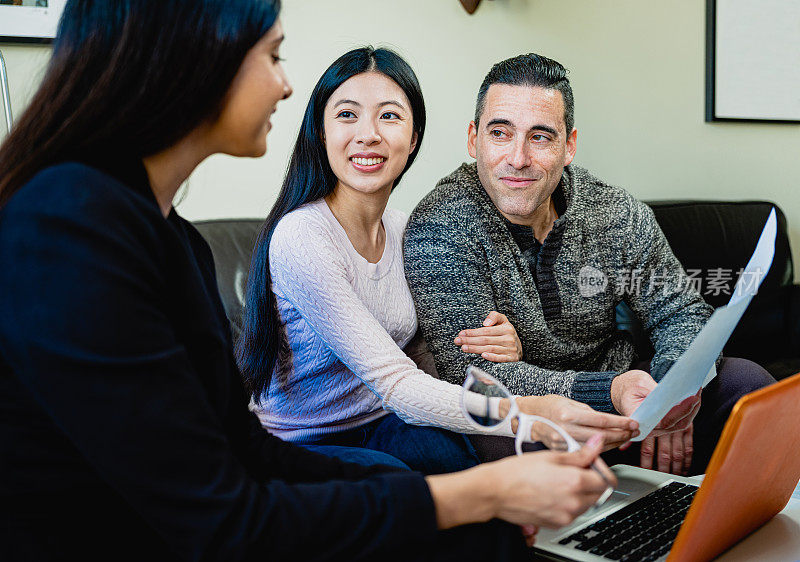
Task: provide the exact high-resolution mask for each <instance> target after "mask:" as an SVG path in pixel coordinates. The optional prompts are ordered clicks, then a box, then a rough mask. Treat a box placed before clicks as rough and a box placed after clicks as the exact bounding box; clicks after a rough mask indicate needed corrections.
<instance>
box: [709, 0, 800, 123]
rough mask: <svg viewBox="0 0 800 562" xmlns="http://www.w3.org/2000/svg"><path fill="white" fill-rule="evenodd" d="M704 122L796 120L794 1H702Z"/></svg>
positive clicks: (799, 83)
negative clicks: (703, 20) (703, 15)
mask: <svg viewBox="0 0 800 562" xmlns="http://www.w3.org/2000/svg"><path fill="white" fill-rule="evenodd" d="M706 121H756V122H762V123H800V0H758V1H753V0H706Z"/></svg>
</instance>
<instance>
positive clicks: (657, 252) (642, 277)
mask: <svg viewBox="0 0 800 562" xmlns="http://www.w3.org/2000/svg"><path fill="white" fill-rule="evenodd" d="M467 147H468V150H469V153H470V156H472V157H473V158H475V159H476V160H477V161H476V163H472V164H463V165H462V166H461V167H459V168H458V169H457V170H456V171H455V172H453V173H452V174H450V175H449V176H447V177H445V178H444V179H442V180H441V181H440V182H439V183H438V184H437V186H436V188H435V189H434V190H433V191H432V192H431V193H429V194H428V195H427V196H426V197H425V198H424V199H423V200H422V202H420V204H419V206H418V207H417V208H416V209H415V210H414V212H413V213H412V215H411V218H410V219H409V222H408V227H407V230H406V235H405V244H404V255H405V268H406V276H407V279H408V283H409V286H410V288H411V293H412V295H413V297H414V300H415V303H416V307H417V313H418V317H419V324H420V328H421V329H422V333H423V335H424V337H425V339H426V340H427V342H428V346H429V347H430V349H431V351H432V352H433V355H434V357H435V359H436V367H437V370H438V372H439V375H440V376H441V378H443V379H445V380H447V381H449V382H452V383H456V384H461V383H463V381H464V377H465V369H466V367H467V366H468V365H469V364H473V365H476V366H478V367H480V368H482V369H484V370H486V371H488V372H489V373H491V374H493V375H495V376H496V377H497V378H498V379H499V380H500V381H501V382H503V383H504V384H505V385H506V386H507V387H508V388H509V389H510V390H511V392H513V393H515V394H518V395H560V396H565V397H567V398H572V399H575V400H577V401H580V402H583V403H585V404H588V405H589V406H591V407H592V408H594V409H596V410H600V411H604V412H618V413H620V414H622V415H625V416H628V415H630V414H631V413H632V412H633V411H634V410H635V409H636V407H637V406H638V405H639V403H640V402H641V401H642V400H643V399H644V397H645V396H646V395H647V394H648V393H649V392H650V391H651V390H652V389H653V388H655V386H656V385H657V381H658V380H659V379H660V378H661V377H662V376H663V375H664V374H665V373H666V372H667V370H668V369H669V367H670V366H671V365H672V363H673V362H674V361H675V360H676V359H678V357H680V355H681V354H682V353H683V352H684V351H685V350H686V348H687V347H688V346H689V344H690V343H691V341H692V340H693V338H694V337H695V336H696V335H697V333H698V332H699V331H700V329H701V328H702V327H703V325H704V324H705V322H706V321H707V320H708V318H709V316H710V315H711V310H712V309H711V307H710V306H708V305H707V304H706V303H705V302H704V301H703V298H702V297H701V296H700V295H699V294H698V293H697V292H696V291H695V290H694V289H693V287H692V284H691V283H689V281H688V279H687V276H686V273H685V272H684V270H683V268H682V267H681V265H680V263H679V262H678V260H677V259H676V258H675V256H674V255H673V253H672V251H671V249H670V247H669V244H668V243H667V241H666V239H665V237H664V234H663V233H662V231H661V229H660V228H659V226H658V224H657V223H656V221H655V218H654V216H653V213H652V211H651V210H650V208H649V207H647V205H645V204H643V203H641V202H640V201H637V200H636V199H635V198H633V197H632V196H631V195H630V194H628V193H627V192H626V191H624V190H622V189H620V188H618V187H613V186H610V185H608V184H606V183H604V182H603V181H601V180H599V179H597V178H595V177H594V176H592V175H591V174H590V173H589V172H588V171H586V170H585V169H583V168H580V167H578V166H575V165H571V162H572V159H573V158H574V156H575V151H576V148H577V130H576V129H575V128H574V118H573V95H572V89H571V87H570V84H569V80H568V79H567V77H566V70H565V69H564V67H563V66H562V65H561V64H559V63H558V62H556V61H553V60H550V59H548V58H545V57H542V56H539V55H535V54H530V55H520V56H518V57H514V58H512V59H508V60H506V61H503V62H500V63H498V64H496V65H495V66H494V67H492V69H491V71H490V72H489V74H488V75H487V76H486V78H485V79H484V81H483V84H482V85H481V88H480V90H479V93H478V101H477V107H476V111H475V120H474V121H472V122H471V123H470V126H469V132H468V140H467ZM620 302H625V303H627V304H628V306H629V307H630V308H631V309H632V311H633V312H634V313H635V314H636V316H637V317H638V318H639V320H640V321H641V323H642V325H643V327H644V329H645V330H646V332H647V334H648V335H649V337H650V339H651V341H652V344H653V347H654V348H655V355H654V356H653V357H652V359H651V360H650V361H649V363H648V362H641V361H640V358H637V357H636V356H635V352H634V347H633V345H632V342H631V340H630V338H629V337H628V336H627V333H626V332H623V331H620V330H618V329H617V327H616V322H615V307H616V306H617V305H618V304H619V303H620ZM491 310H497V311H500V312H502V313H504V314H505V315H506V316H507V317H508V318H509V319H510V320H511V323H512V324H513V325H514V326H515V327H516V330H517V333H518V336H519V339H520V342H521V344H522V350H523V360H522V361H518V362H506V363H496V362H491V361H489V360H487V359H486V357H487V354H491V353H492V349H490V348H489V347H487V346H485V345H483V342H481V341H480V340H479V339H476V338H474V337H473V336H472V334H471V333H470V331H469V330H465V328H467V327H469V326H477V325H481V322H482V321H483V319H484V318H485V317H486V315H487V313H488V312H489V311H491ZM459 347H460V348H461V349H459ZM462 351H466V352H468V353H467V354H465V353H462ZM718 373H719V375H718V377H717V378H716V379H715V381H714V382H712V383H711V384H710V385H709V386H708V387H706V389H705V390H704V391H703V394H702V400H701V399H700V397H699V396H698V397H697V398H695V399H689V400H687V401H685V402H684V403H682V405H681V407H680V408H678V412H677V415H678V417H679V418H681V417H682V418H683V420H682V423H680V424H675V423H674V417H673V423H672V424H671V425H670V429H675V428H676V427H680V430H679V431H673V432H671V433H669V434H667V435H663V436H659V437H656V436H649V437H648V438H647V439H645V441H644V442H643V443H642V446H641V450H640V451H636V452H634V453H631V452H629V453H628V454H627V457H626V458H625V460H627V461H628V462H630V461H631V458H630V455H631V454H639V455H640V458H639V459H638V460H640V461H641V465H642V466H645V467H647V468H652V467H653V461H654V457H656V467H657V468H658V469H659V470H662V471H671V472H674V473H687V472H690V471H691V472H702V471H703V469H704V468H705V465H706V464H707V463H708V460H709V459H710V455H711V452H712V451H713V448H714V445H715V443H716V440H717V439H718V437H719V434H720V432H721V430H722V426H723V425H724V422H725V420H726V419H727V416H728V414H729V412H730V409H731V407H732V406H733V404H734V403H735V402H736V400H737V399H738V398H739V397H740V396H741V395H743V394H745V393H747V392H750V391H752V390H755V389H757V388H760V387H762V386H765V385H766V384H769V383H770V382H773V379H772V378H771V377H770V375H769V374H768V373H767V372H766V371H764V370H763V369H762V368H760V367H759V366H758V365H756V364H754V363H752V362H749V361H745V360H742V359H721V360H720V362H719V363H718ZM701 404H702V406H701ZM675 413H676V412H672V415H673V416H674V415H675ZM561 421H565V422H567V421H568V420H561ZM694 451H696V453H693V452H694ZM656 452H657V453H658V454H657V455H656ZM620 458H622V457H621V456H620ZM615 460H616V459H615ZM634 462H635V461H634Z"/></svg>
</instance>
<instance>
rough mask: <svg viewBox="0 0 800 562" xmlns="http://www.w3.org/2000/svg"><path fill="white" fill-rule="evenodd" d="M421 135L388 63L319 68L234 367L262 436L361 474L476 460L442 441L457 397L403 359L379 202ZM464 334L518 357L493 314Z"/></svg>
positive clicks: (405, 87) (392, 246)
mask: <svg viewBox="0 0 800 562" xmlns="http://www.w3.org/2000/svg"><path fill="white" fill-rule="evenodd" d="M424 130H425V107H424V103H423V99H422V93H421V91H420V87H419V84H418V83H417V79H416V76H415V75H414V72H413V71H412V70H411V68H410V67H409V66H408V64H407V63H406V62H405V61H404V60H403V59H402V58H400V56H398V55H397V54H396V53H394V52H392V51H389V50H386V49H375V50H374V49H371V48H363V49H356V50H353V51H350V52H349V53H347V54H345V55H343V56H342V57H341V58H340V59H339V60H337V61H336V62H334V63H333V64H332V65H331V67H330V68H329V69H328V70H327V71H326V73H325V74H324V75H323V76H322V78H321V79H320V81H319V83H318V84H317V87H316V88H315V90H314V93H313V94H312V95H311V100H310V101H309V104H308V109H307V110H306V117H305V119H304V121H303V125H302V127H301V130H300V135H299V138H298V142H297V146H296V147H295V152H294V154H293V156H292V162H291V164H290V168H289V172H288V174H287V176H286V180H285V181H284V185H283V190H282V191H281V194H280V196H279V198H278V202H277V203H276V205H275V207H274V208H273V210H272V212H271V214H270V216H269V218H268V219H267V222H266V224H265V226H264V228H263V230H262V233H261V238H260V240H259V243H258V245H257V248H256V251H255V253H254V258H253V263H252V267H251V271H250V282H249V286H248V293H247V302H246V307H245V313H244V327H243V331H242V336H241V339H240V341H239V347H238V359H239V363H240V366H241V369H242V371H243V373H244V374H245V376H246V377H247V378H248V380H249V381H250V383H251V386H252V389H253V393H254V398H255V401H256V402H257V408H256V409H257V413H258V414H259V417H260V419H261V422H262V423H263V424H264V426H265V427H267V428H268V429H269V430H270V431H271V432H272V433H274V434H277V435H279V436H280V437H282V438H284V439H287V440H290V441H296V442H299V443H302V444H303V445H304V446H306V447H308V448H311V449H316V450H318V451H321V452H324V453H326V454H329V455H336V454H339V455H340V456H341V455H343V454H346V455H347V458H349V459H350V460H355V461H357V462H363V463H364V464H374V463H377V462H383V463H385V462H397V461H396V460H394V459H391V457H389V459H391V460H387V456H386V454H390V455H393V456H394V457H397V458H398V459H399V460H400V461H402V462H403V463H405V464H406V465H408V466H410V467H411V468H413V469H415V470H419V471H422V472H425V473H428V474H432V473H441V472H451V471H455V470H459V469H463V468H467V467H470V466H473V465H475V464H477V458H476V456H475V452H474V451H473V449H472V447H471V445H470V444H469V442H468V441H467V440H466V439H465V438H464V436H463V435H459V434H457V433H453V432H452V431H453V430H455V431H458V432H463V431H470V430H472V426H471V425H470V423H469V421H468V420H466V419H465V418H464V416H463V414H462V413H461V409H460V406H459V399H460V395H461V393H460V390H461V389H460V387H457V386H454V385H451V384H448V383H444V382H442V381H439V380H437V379H435V378H433V377H431V376H430V375H428V374H427V373H425V372H423V371H421V370H420V369H418V368H417V366H416V365H415V364H414V362H413V361H411V359H409V358H408V357H407V356H406V355H405V354H404V353H403V351H402V348H403V347H405V346H406V345H407V344H408V343H409V341H410V340H411V338H412V337H413V336H414V334H415V332H416V329H417V317H416V311H415V309H414V303H413V301H412V300H411V294H410V293H409V290H408V286H407V284H406V280H405V275H404V271H403V258H402V253H401V247H402V237H403V230H404V228H405V222H406V217H405V215H404V214H402V213H400V212H399V211H395V210H391V209H387V208H386V206H387V203H388V200H389V195H390V194H391V192H392V190H393V189H394V188H395V186H396V185H397V183H398V182H399V181H400V178H401V177H402V176H403V174H404V173H405V171H406V170H407V169H408V168H409V166H411V163H412V162H413V161H414V158H415V156H416V154H417V151H418V150H419V146H420V143H421V142H422V137H423V134H424ZM476 332H477V333H476V334H475V335H476V336H477V338H478V339H480V338H482V337H483V338H485V339H486V342H484V344H485V345H484V346H477V347H476V349H472V348H469V347H467V345H466V343H467V342H462V343H463V344H464V351H469V352H473V353H485V354H486V355H485V356H486V357H487V358H488V359H490V360H495V361H512V360H518V359H519V353H520V346H519V339H518V338H517V337H516V332H515V331H514V328H513V326H511V324H510V323H509V322H508V321H507V320H506V319H505V317H503V316H502V315H500V314H497V313H492V314H490V315H489V318H488V319H487V321H486V322H485V323H484V325H483V326H482V327H480V328H477V329H476ZM264 334H266V335H267V337H266V338H265V337H264ZM453 345H454V346H455V345H456V343H453ZM278 349H283V351H282V352H281V353H280V354H277V353H276V350H278ZM430 426H436V427H430ZM506 430H507V432H510V429H508V428H506ZM342 446H349V447H344V448H343V447H342ZM337 447H338V448H337ZM353 448H355V449H356V450H352V449H353ZM345 449H347V450H345Z"/></svg>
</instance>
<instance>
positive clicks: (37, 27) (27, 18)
mask: <svg viewBox="0 0 800 562" xmlns="http://www.w3.org/2000/svg"><path fill="white" fill-rule="evenodd" d="M46 3H47V6H45V7H36V6H19V5H9V4H0V43H45V44H47V43H52V42H53V39H54V38H55V36H56V30H57V28H58V21H59V19H60V18H61V13H62V12H63V11H64V6H65V5H66V3H67V0H47V1H46Z"/></svg>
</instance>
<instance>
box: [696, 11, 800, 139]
mask: <svg viewBox="0 0 800 562" xmlns="http://www.w3.org/2000/svg"><path fill="white" fill-rule="evenodd" d="M728 1H730V0H706V107H705V120H706V122H747V123H784V124H800V107H798V108H797V110H796V112H795V111H792V112H791V114H790V115H785V116H782V117H774V118H773V117H764V116H763V115H758V113H760V112H759V111H758V110H753V111H752V114H749V113H748V111H747V110H743V111H741V112H740V114H737V115H731V114H724V113H722V112H721V111H720V110H719V108H718V106H717V99H718V93H719V88H720V84H719V80H718V78H719V76H718V68H717V64H718V55H719V53H718V52H717V49H718V48H719V45H718V32H719V29H718V27H719V24H720V22H719V18H718V8H719V3H720V2H728ZM799 5H800V4H799ZM768 16H769V17H775V18H780V17H781V14H768ZM758 46H759V45H754V49H757V48H758ZM723 48H724V47H723ZM787 52H788V51H787ZM796 52H798V53H800V40H799V41H798V45H797V51H796ZM790 56H791V55H790ZM775 87H780V85H775ZM742 93H743V94H747V93H746V92H742ZM795 113H796V115H795Z"/></svg>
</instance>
